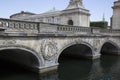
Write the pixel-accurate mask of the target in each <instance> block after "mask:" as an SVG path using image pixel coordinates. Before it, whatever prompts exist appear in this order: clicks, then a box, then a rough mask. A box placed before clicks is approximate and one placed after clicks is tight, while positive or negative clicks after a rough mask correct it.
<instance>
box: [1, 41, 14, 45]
mask: <svg viewBox="0 0 120 80" xmlns="http://www.w3.org/2000/svg"><path fill="white" fill-rule="evenodd" d="M15 43H16V41H15V40H1V41H0V44H2V45H11V44H15Z"/></svg>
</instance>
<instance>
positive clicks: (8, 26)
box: [0, 19, 38, 33]
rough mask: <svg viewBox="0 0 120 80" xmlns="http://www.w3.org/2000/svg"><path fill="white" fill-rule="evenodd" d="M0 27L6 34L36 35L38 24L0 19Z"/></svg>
mask: <svg viewBox="0 0 120 80" xmlns="http://www.w3.org/2000/svg"><path fill="white" fill-rule="evenodd" d="M0 27H2V28H5V32H6V33H9V32H10V33H38V24H37V23H34V22H27V21H18V20H10V19H0Z"/></svg>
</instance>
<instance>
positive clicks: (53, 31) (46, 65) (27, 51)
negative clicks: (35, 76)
mask: <svg viewBox="0 0 120 80" xmlns="http://www.w3.org/2000/svg"><path fill="white" fill-rule="evenodd" d="M102 54H117V55H119V54H120V30H113V29H101V28H86V27H82V26H81V27H80V26H68V25H58V24H47V23H40V22H28V21H18V20H10V19H3V18H1V19H0V59H4V60H8V61H10V62H14V63H16V64H19V65H22V66H24V67H27V68H32V69H34V70H40V72H41V73H42V72H45V71H47V70H51V69H53V68H57V65H58V64H59V62H60V60H61V59H62V57H63V56H69V57H77V58H81V57H82V58H87V59H97V58H100V56H101V55H102Z"/></svg>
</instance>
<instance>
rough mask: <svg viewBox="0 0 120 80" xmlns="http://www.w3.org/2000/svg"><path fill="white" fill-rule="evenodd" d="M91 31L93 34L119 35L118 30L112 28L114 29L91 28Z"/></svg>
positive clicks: (119, 31)
mask: <svg viewBox="0 0 120 80" xmlns="http://www.w3.org/2000/svg"><path fill="white" fill-rule="evenodd" d="M91 32H92V34H95V35H111V36H113V35H116V36H120V30H114V29H102V28H91Z"/></svg>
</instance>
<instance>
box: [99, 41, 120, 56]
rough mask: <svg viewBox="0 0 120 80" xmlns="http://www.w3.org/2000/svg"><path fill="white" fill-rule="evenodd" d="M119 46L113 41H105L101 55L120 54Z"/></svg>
mask: <svg viewBox="0 0 120 80" xmlns="http://www.w3.org/2000/svg"><path fill="white" fill-rule="evenodd" d="M118 52H119V46H118V45H117V44H116V43H115V42H113V41H110V40H108V41H105V42H104V43H103V45H102V46H101V50H100V53H101V54H118Z"/></svg>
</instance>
